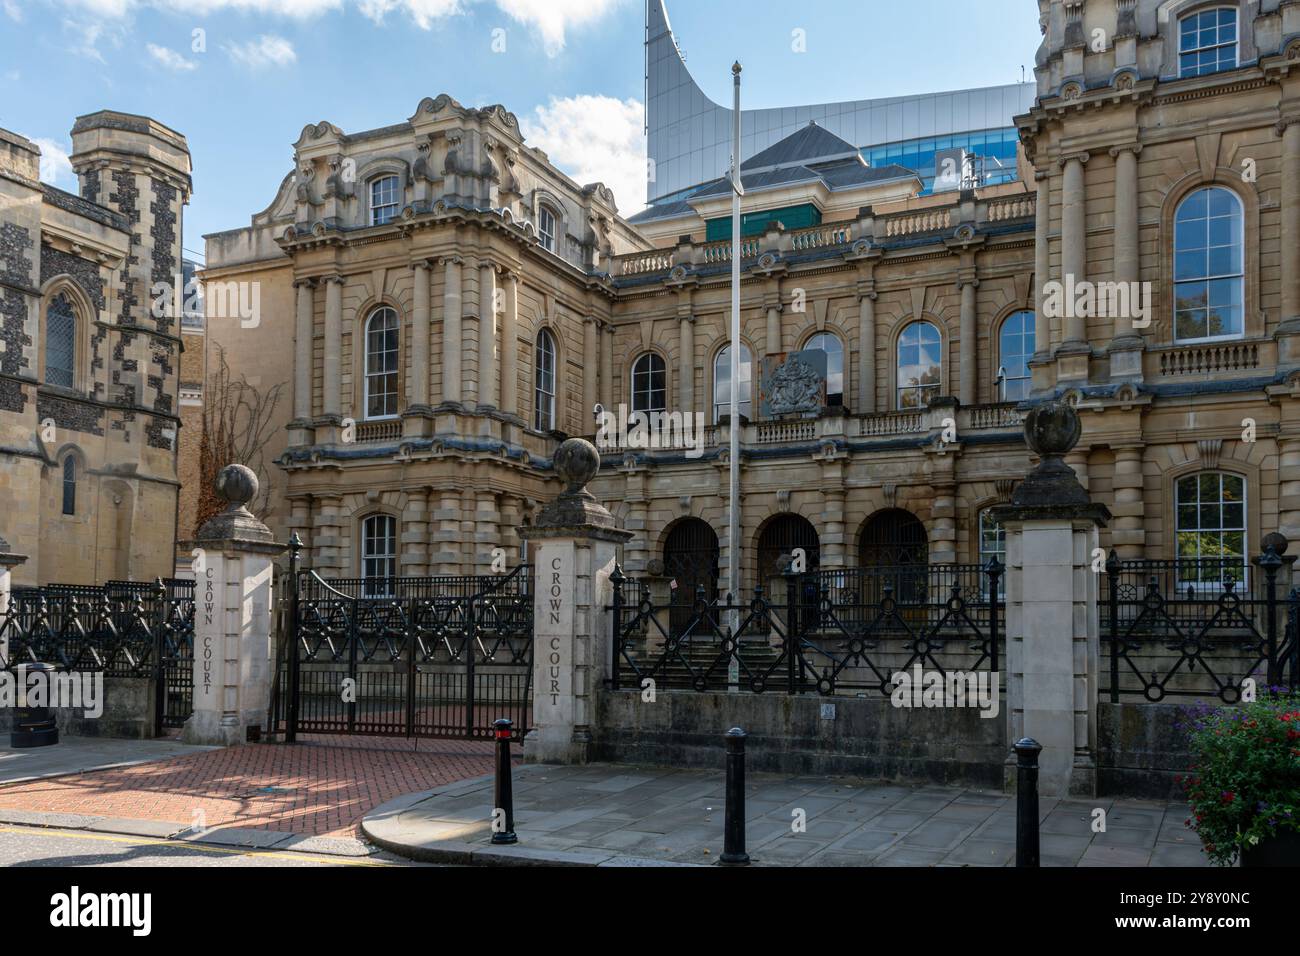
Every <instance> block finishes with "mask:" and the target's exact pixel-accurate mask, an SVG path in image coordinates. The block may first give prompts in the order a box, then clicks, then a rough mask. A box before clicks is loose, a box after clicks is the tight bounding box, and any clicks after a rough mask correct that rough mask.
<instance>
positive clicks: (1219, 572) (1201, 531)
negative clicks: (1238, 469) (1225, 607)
mask: <svg viewBox="0 0 1300 956" xmlns="http://www.w3.org/2000/svg"><path fill="white" fill-rule="evenodd" d="M1175 499H1176V502H1175V508H1176V509H1177V515H1176V518H1175V520H1176V522H1177V524H1176V528H1177V534H1178V583H1179V584H1180V585H1196V586H1198V587H1218V586H1221V585H1222V584H1223V583H1224V582H1225V581H1228V580H1231V581H1236V582H1240V581H1242V580H1244V577H1245V572H1246V555H1247V554H1248V552H1247V550H1246V482H1245V479H1243V478H1242V477H1241V476H1240V475H1230V474H1225V473H1222V472H1201V473H1199V474H1195V475H1188V476H1187V477H1186V478H1180V479H1179V480H1178V484H1177V486H1176V494H1175Z"/></svg>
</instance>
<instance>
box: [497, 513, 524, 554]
mask: <svg viewBox="0 0 1300 956" xmlns="http://www.w3.org/2000/svg"><path fill="white" fill-rule="evenodd" d="M523 523H524V520H523V509H522V508H521V507H520V501H519V499H518V498H517V497H516V496H515V495H502V496H501V525H500V528H499V529H498V530H499V531H500V534H501V547H502V548H505V552H506V568H507V569H509V570H514V569H515V568H516V567H518V566H519V564H520V563H521V562H520V560H519V544H520V542H519V537H518V535H516V534H515V533H514V529H515V528H519V527H522V526H523Z"/></svg>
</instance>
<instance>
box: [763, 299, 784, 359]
mask: <svg viewBox="0 0 1300 956" xmlns="http://www.w3.org/2000/svg"><path fill="white" fill-rule="evenodd" d="M765 344H766V345H767V354H768V355H776V354H778V353H779V352H780V351H781V303H780V302H769V303H768V305H767V342H766V343H765Z"/></svg>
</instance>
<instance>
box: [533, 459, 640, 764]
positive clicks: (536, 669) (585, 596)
mask: <svg viewBox="0 0 1300 956" xmlns="http://www.w3.org/2000/svg"><path fill="white" fill-rule="evenodd" d="M599 469H600V455H599V453H598V452H597V451H596V449H595V448H594V447H593V446H592V445H591V444H590V443H589V442H586V441H583V440H582V439H577V438H571V439H569V440H568V441H566V442H564V444H562V445H561V446H560V448H559V450H557V451H556V453H555V470H556V472H557V473H558V474H559V476H560V478H561V479H562V480H563V481H564V483H565V490H564V491H563V492H562V493H561V494H560V496H559V498H557V499H556V500H555V501H554V502H552V503H551V504H549V505H546V506H545V507H544V508H542V510H541V512H540V513H539V515H538V518H537V521H536V523H535V524H534V525H533V526H532V527H530V528H521V529H520V530H519V535H520V537H522V538H524V539H525V540H527V541H530V542H532V544H531V545H530V548H531V550H532V553H533V567H534V572H533V573H534V575H535V578H534V594H535V598H534V600H535V604H534V609H533V646H534V652H533V661H534V665H533V727H532V729H531V730H529V732H528V736H527V737H526V738H525V739H524V760H525V761H526V762H528V763H559V764H583V763H586V762H587V761H588V760H590V759H591V757H592V749H593V746H592V745H593V743H594V740H593V726H594V724H595V721H596V695H597V693H598V692H599V689H600V688H601V686H602V685H603V684H604V682H605V680H606V679H607V678H608V676H609V674H610V666H611V663H612V660H613V658H612V655H613V643H612V641H611V640H610V622H609V612H608V611H607V610H606V608H608V607H609V604H610V601H611V600H612V599H613V590H612V588H611V586H610V583H609V578H610V575H611V574H613V572H614V569H615V568H616V566H617V565H616V564H615V556H616V554H617V549H618V546H619V545H620V544H622V543H623V542H625V541H627V540H628V539H629V538H630V537H631V535H630V534H629V533H628V532H626V531H620V530H618V528H617V527H615V521H614V518H613V516H612V515H611V514H610V513H609V512H608V511H606V510H605V509H604V508H603V507H601V505H600V503H599V502H597V501H596V499H595V498H594V497H593V496H592V495H591V493H590V492H588V491H587V490H586V485H587V483H588V482H590V481H591V479H592V478H594V477H595V475H596V472H597V471H598V470H599Z"/></svg>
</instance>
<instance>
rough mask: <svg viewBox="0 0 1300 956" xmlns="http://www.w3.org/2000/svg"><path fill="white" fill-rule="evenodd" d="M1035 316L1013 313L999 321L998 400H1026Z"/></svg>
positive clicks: (1026, 313) (1027, 313) (1031, 382)
mask: <svg viewBox="0 0 1300 956" xmlns="http://www.w3.org/2000/svg"><path fill="white" fill-rule="evenodd" d="M1034 344H1035V343H1034V313H1033V312H1027V311H1026V312H1013V313H1011V314H1010V315H1008V316H1007V317H1006V318H1005V319H1003V320H1002V330H1001V332H999V333H998V378H999V379H1001V389H1002V394H1001V399H1002V401H1004V402H1020V401H1024V400H1025V399H1026V398H1028V397H1029V389H1030V387H1031V386H1032V384H1033V379H1032V377H1031V375H1030V372H1029V360H1030V359H1031V358H1033V357H1034Z"/></svg>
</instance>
